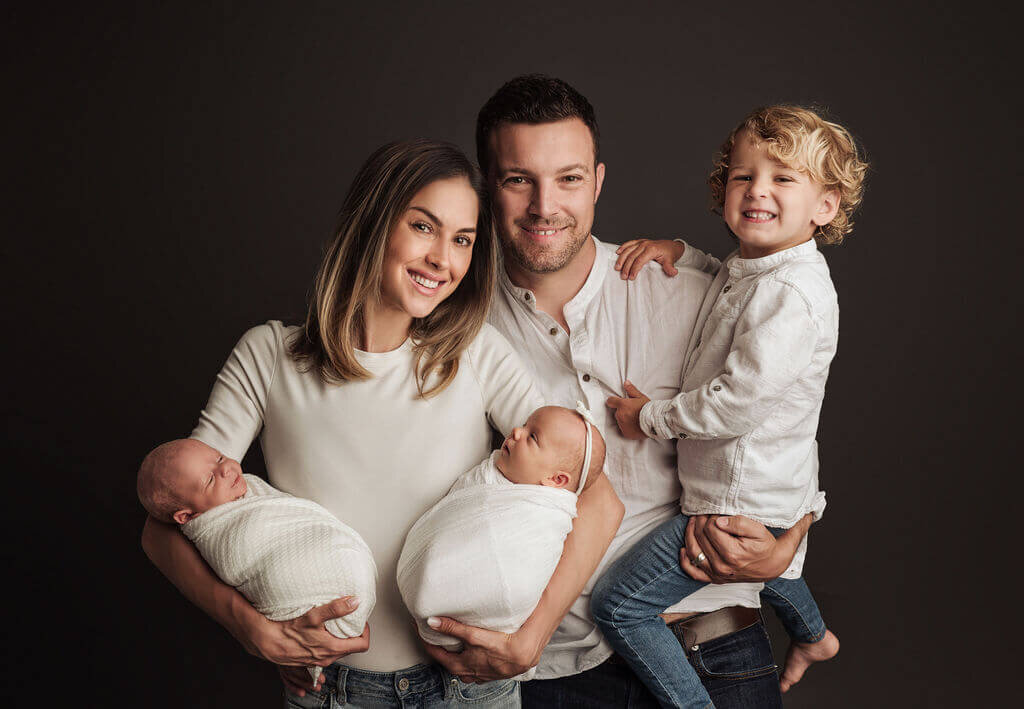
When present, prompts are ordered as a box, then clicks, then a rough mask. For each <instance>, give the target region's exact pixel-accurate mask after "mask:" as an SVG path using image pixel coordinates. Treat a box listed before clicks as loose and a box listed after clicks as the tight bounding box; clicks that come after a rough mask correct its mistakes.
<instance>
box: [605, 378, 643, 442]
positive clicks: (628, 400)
mask: <svg viewBox="0 0 1024 709" xmlns="http://www.w3.org/2000/svg"><path fill="white" fill-rule="evenodd" d="M622 388H623V389H624V390H625V391H626V396H621V397H620V396H609V397H608V399H607V400H606V401H605V405H606V406H608V408H610V409H613V410H614V411H615V423H617V424H618V425H619V430H620V431H622V435H623V436H625V437H626V438H629V439H630V440H633V441H639V440H642V439H644V438H646V437H647V436H646V434H644V432H643V430H642V429H641V428H640V409H642V408H644V404H646V403H647V402H648V401H650V399H649V398H648V397H647V396H646V395H644V393H643V392H642V391H640V390H639V389H637V388H636V387H635V386H633V384H632V383H630V382H629V381H626V382H625V383H624V384H623V385H622Z"/></svg>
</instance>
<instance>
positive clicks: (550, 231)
mask: <svg viewBox="0 0 1024 709" xmlns="http://www.w3.org/2000/svg"><path fill="white" fill-rule="evenodd" d="M530 231H531V232H533V233H534V234H536V235H537V236H552V235H553V234H554V233H555V232H556V231H558V229H530Z"/></svg>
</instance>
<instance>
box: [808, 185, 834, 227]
mask: <svg viewBox="0 0 1024 709" xmlns="http://www.w3.org/2000/svg"><path fill="white" fill-rule="evenodd" d="M840 201H841V200H840V197H839V190H827V191H826V192H824V193H823V194H822V195H821V204H819V205H818V212H817V213H816V214H815V215H814V218H812V219H811V221H812V222H814V224H815V226H825V225H826V224H828V223H829V222H831V221H832V220H833V219H835V218H836V214H838V213H839V202H840Z"/></svg>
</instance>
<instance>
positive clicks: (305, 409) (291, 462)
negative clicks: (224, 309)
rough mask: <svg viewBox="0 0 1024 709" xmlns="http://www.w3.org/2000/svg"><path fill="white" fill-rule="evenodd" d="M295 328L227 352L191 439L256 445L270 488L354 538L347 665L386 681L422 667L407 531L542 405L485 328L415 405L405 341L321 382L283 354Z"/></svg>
mask: <svg viewBox="0 0 1024 709" xmlns="http://www.w3.org/2000/svg"><path fill="white" fill-rule="evenodd" d="M296 329H297V328H286V327H284V326H283V325H282V324H281V323H280V322H276V321H274V322H270V323H268V324H266V325H260V326H258V327H255V328H253V329H252V330H249V331H248V332H247V333H245V335H243V336H242V339H241V340H240V341H239V343H238V344H237V345H236V346H235V349H234V350H233V351H232V352H231V356H230V357H229V358H228V361H227V362H226V363H225V365H224V368H223V369H222V370H221V372H220V374H218V375H217V381H216V383H215V384H214V387H213V391H212V392H211V394H210V399H209V401H208V402H207V405H206V408H205V409H203V412H202V414H201V416H200V419H199V423H198V425H197V426H196V428H195V430H194V431H193V432H192V437H193V438H197V439H199V440H201V441H203V442H204V443H206V444H207V445H210V446H212V447H213V448H216V449H217V450H219V451H220V452H221V453H223V454H224V455H227V456H230V457H232V458H235V459H236V460H241V458H242V456H243V455H244V454H245V452H246V450H247V449H248V448H249V445H250V444H251V443H252V441H253V439H254V438H255V437H256V436H257V434H258V435H259V436H260V442H261V444H262V447H263V456H264V459H265V461H266V464H267V472H268V473H269V477H270V482H271V483H272V484H273V485H274V486H275V487H277V488H278V489H280V490H283V491H285V492H288V493H291V494H292V495H296V496H298V497H304V498H307V499H310V500H313V501H314V502H318V503H319V504H321V505H323V506H324V507H326V508H327V509H328V510H329V511H330V512H331V513H333V514H334V515H335V516H337V517H338V519H340V520H341V521H342V522H344V523H345V524H347V525H348V526H350V527H352V528H353V529H355V530H356V531H357V532H358V533H359V534H360V535H361V536H362V537H363V539H364V540H365V541H366V543H367V545H369V547H370V550H371V551H372V553H373V557H374V559H375V560H376V562H377V569H378V581H377V605H376V607H375V608H374V611H373V613H372V614H371V615H370V618H369V621H368V622H369V625H370V628H371V636H370V649H369V650H368V651H367V652H365V653H360V654H356V655H349V656H347V657H346V658H345V659H344V662H345V664H347V665H351V666H352V667H357V668H360V669H366V670H373V671H377V672H392V671H395V670H398V669H402V668H405V667H410V666H412V665H415V664H417V663H421V662H430V661H431V660H430V657H429V656H428V655H427V654H426V653H425V652H424V651H423V650H422V648H421V645H420V643H419V640H418V639H417V636H416V629H415V625H414V624H413V622H412V619H411V618H410V616H409V613H408V611H407V610H406V609H405V605H404V604H403V603H402V599H401V596H400V595H399V592H398V586H397V583H396V581H395V571H396V567H397V565H398V556H399V553H400V552H401V549H402V543H403V542H404V540H405V535H406V533H407V532H408V531H409V529H410V528H411V527H412V525H413V523H415V522H416V520H417V519H419V517H420V515H422V514H423V513H424V512H425V511H427V510H428V509H429V508H430V507H431V506H432V505H433V504H434V503H435V502H437V501H438V500H439V499H441V497H443V496H444V494H445V493H446V492H447V491H448V488H449V487H450V486H451V484H452V483H453V482H454V481H455V479H456V478H457V477H458V476H459V474H460V473H462V472H464V471H465V470H467V469H469V468H470V467H472V466H473V465H475V464H477V463H479V462H480V460H481V459H482V458H484V457H485V456H487V455H488V453H489V452H490V451H491V426H492V425H493V426H494V428H496V429H497V430H499V431H500V432H501V433H502V434H505V435H507V434H508V433H509V432H511V430H512V428H513V427H514V426H518V425H520V424H521V423H523V422H524V421H525V420H526V418H527V417H528V416H529V414H530V412H532V411H533V410H534V409H535V408H537V407H538V406H540V405H541V403H542V402H541V401H540V399H539V397H538V395H537V392H536V390H535V389H534V387H533V381H532V377H531V376H530V374H529V372H527V371H526V369H524V367H523V366H522V364H521V362H520V360H519V358H518V356H517V355H516V354H515V352H513V351H512V348H511V347H510V346H509V344H508V342H506V341H505V339H504V338H503V337H502V336H501V335H500V334H498V332H497V331H496V330H494V328H492V327H490V326H486V325H485V326H484V328H483V330H482V331H481V332H480V334H479V336H477V338H476V339H475V340H474V341H473V342H472V344H470V346H469V347H468V349H467V350H466V352H465V353H464V354H463V356H462V358H461V360H460V367H459V371H458V374H457V376H456V377H455V380H454V381H453V382H452V383H451V384H450V385H449V386H448V387H447V388H446V389H445V390H444V391H443V392H441V393H440V394H438V395H436V396H433V397H431V398H429V399H420V398H417V388H416V380H415V375H414V373H413V351H412V344H411V342H410V341H406V342H405V343H404V344H403V345H402V346H401V347H399V348H398V349H396V350H393V351H391V352H383V353H369V352H359V353H357V356H358V359H359V362H360V364H362V365H363V366H364V367H366V368H367V369H368V370H369V371H370V372H371V373H372V374H373V377H372V378H371V379H367V380H365V381H354V382H347V383H345V384H342V385H332V384H325V383H323V382H322V381H321V380H320V378H319V377H318V376H317V375H316V374H315V373H312V372H301V371H299V370H298V369H297V368H296V366H295V362H294V361H293V360H292V359H291V357H290V356H289V355H288V354H287V351H286V349H285V347H286V345H285V342H286V338H288V337H289V335H290V334H292V333H294V332H295V331H296Z"/></svg>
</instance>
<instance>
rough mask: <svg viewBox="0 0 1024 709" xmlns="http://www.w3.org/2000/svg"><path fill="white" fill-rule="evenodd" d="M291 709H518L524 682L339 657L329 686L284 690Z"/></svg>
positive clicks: (435, 667) (329, 671)
mask: <svg viewBox="0 0 1024 709" xmlns="http://www.w3.org/2000/svg"><path fill="white" fill-rule="evenodd" d="M284 699H285V707H286V709H337V708H338V707H355V708H359V707H409V708H412V707H416V708H417V709H441V708H442V707H462V706H472V707H475V708H478V709H516V708H517V707H519V706H520V703H519V683H518V682H516V681H515V680H512V679H504V680H497V681H494V682H487V683H484V684H465V683H463V682H460V681H459V680H458V679H457V678H455V677H452V676H451V675H450V674H449V673H448V672H447V670H445V669H444V668H443V667H440V666H438V665H416V666H414V667H410V668H408V669H405V670H399V671H398V672H369V671H366V670H357V669H354V668H351V667H347V666H346V665H343V664H341V663H339V662H335V663H334V664H333V665H331V666H330V667H328V668H326V669H325V670H324V684H323V689H321V690H320V691H319V692H309V691H307V692H306V696H304V697H297V696H295V695H294V694H292V693H291V692H289V691H288V690H285V694H284Z"/></svg>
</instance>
